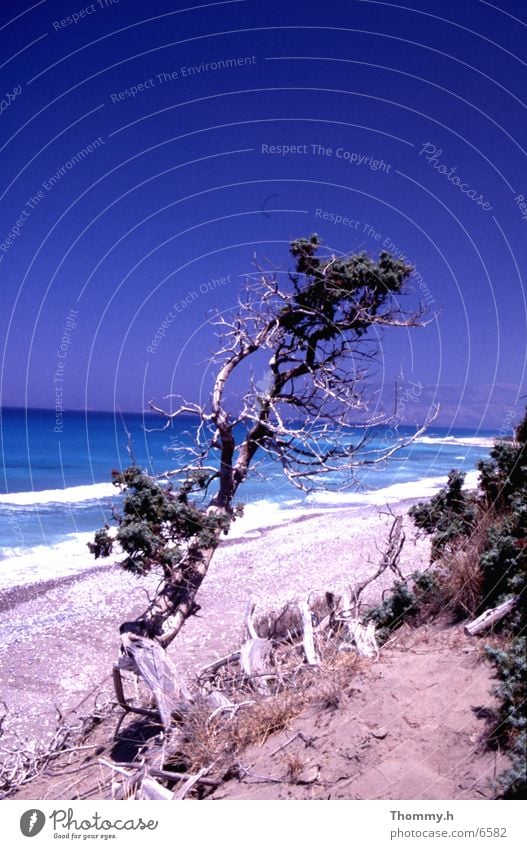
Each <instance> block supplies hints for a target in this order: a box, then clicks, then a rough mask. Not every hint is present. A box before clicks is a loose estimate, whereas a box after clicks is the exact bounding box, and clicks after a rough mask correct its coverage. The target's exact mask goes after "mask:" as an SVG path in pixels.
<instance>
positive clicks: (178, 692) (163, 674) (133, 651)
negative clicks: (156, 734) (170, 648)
mask: <svg viewBox="0 0 527 849" xmlns="http://www.w3.org/2000/svg"><path fill="white" fill-rule="evenodd" d="M122 641H123V649H124V651H125V658H126V663H127V664H128V663H129V661H130V660H131V661H132V663H133V665H134V666H135V668H136V670H137V672H138V674H139V675H141V677H142V678H143V680H144V681H145V682H146V684H147V685H148V687H149V688H150V689H151V690H152V693H153V694H154V698H155V700H156V703H157V706H158V709H159V715H160V717H161V721H162V722H163V725H164V726H165V728H169V727H170V725H171V723H172V713H173V712H174V711H178V712H181V708H182V704H183V706H184V704H185V703H188V702H189V701H190V693H189V692H188V690H187V688H186V686H185V684H184V683H183V681H182V680H181V679H180V676H179V675H178V671H177V669H176V667H175V666H174V664H173V663H172V661H171V660H170V658H169V657H168V655H167V653H166V652H165V651H164V649H163V648H162V647H161V646H160V645H159V643H157V642H156V641H154V640H149V639H148V638H147V637H138V636H136V635H134V634H123V635H122ZM114 680H115V679H114Z"/></svg>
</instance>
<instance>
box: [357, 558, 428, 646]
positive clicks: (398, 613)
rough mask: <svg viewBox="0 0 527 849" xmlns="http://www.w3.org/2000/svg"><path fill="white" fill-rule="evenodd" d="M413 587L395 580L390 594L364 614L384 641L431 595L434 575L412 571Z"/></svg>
mask: <svg viewBox="0 0 527 849" xmlns="http://www.w3.org/2000/svg"><path fill="white" fill-rule="evenodd" d="M411 580H412V583H413V587H412V588H410V586H409V584H408V581H395V583H394V585H393V587H392V589H391V591H390V594H389V595H388V596H387V597H386V598H385V599H384V600H383V601H382V604H379V605H377V606H376V607H372V608H371V609H370V610H369V611H368V613H367V614H366V619H367V620H372V621H373V622H375V624H376V626H377V637H378V639H379V641H380V642H381V643H383V642H385V641H386V640H387V639H388V637H389V636H390V634H391V633H392V631H394V630H396V629H397V628H399V627H400V626H401V625H402V624H403V622H405V621H407V620H408V619H411V618H413V617H415V616H416V615H417V614H418V613H419V610H420V608H421V606H422V605H423V602H424V601H425V600H427V599H428V598H430V597H431V596H433V595H434V594H435V592H436V589H437V580H436V577H435V575H434V574H433V573H432V572H430V571H428V572H414V573H413V574H412V576H411Z"/></svg>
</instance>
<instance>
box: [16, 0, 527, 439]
mask: <svg viewBox="0 0 527 849" xmlns="http://www.w3.org/2000/svg"><path fill="white" fill-rule="evenodd" d="M0 16H1V17H0V39H1V51H2V52H1V58H0V66H1V68H0V70H1V75H2V83H1V85H0V97H1V100H2V106H1V109H2V113H1V115H0V126H1V134H0V158H1V160H0V161H1V171H0V174H1V178H0V198H1V199H0V207H1V219H0V221H1V224H0V227H1V230H0V276H1V290H0V298H1V301H2V304H1V306H2V309H1V312H0V323H1V331H2V335H1V338H2V365H1V374H0V378H1V397H2V403H3V404H4V405H14V406H26V405H27V406H38V407H47V408H53V407H54V406H55V404H56V400H57V397H58V396H57V388H59V389H60V393H61V395H60V398H61V403H63V405H64V406H65V407H66V408H67V409H82V408H84V407H87V408H89V409H122V410H141V409H144V408H145V406H146V402H147V401H148V400H149V399H150V398H155V399H156V400H158V401H159V400H161V399H162V397H163V396H164V395H166V394H167V393H170V392H180V393H182V394H184V395H187V396H189V397H191V398H196V397H198V396H200V395H201V396H202V397H204V396H206V393H207V388H208V380H209V379H210V371H209V366H208V358H209V355H210V351H211V350H212V349H213V347H214V338H213V335H212V331H211V328H210V326H207V317H208V316H209V315H210V311H211V310H213V309H220V310H227V311H229V310H231V309H232V308H233V306H234V305H235V303H236V297H237V291H238V289H239V286H240V285H241V283H242V282H243V279H244V275H246V274H247V273H249V272H251V271H252V269H253V266H252V257H253V255H254V254H255V253H256V255H257V256H258V257H259V258H260V260H261V261H266V260H268V261H269V262H271V263H276V264H277V265H280V266H282V267H284V268H286V267H287V265H284V263H287V252H288V245H289V242H290V241H291V239H293V238H297V237H299V236H304V235H309V234H310V233H312V232H317V233H318V234H319V235H320V237H321V239H322V240H323V242H324V243H325V245H326V246H327V247H328V249H329V250H331V251H335V252H353V251H355V250H367V251H368V252H370V253H373V254H377V253H378V252H379V251H380V250H383V249H389V250H391V251H392V252H394V253H397V254H403V255H404V256H405V257H406V258H407V259H408V260H409V261H410V262H411V263H412V264H413V265H414V266H415V268H416V271H417V273H418V275H419V276H418V277H416V279H415V281H414V285H415V291H416V297H418V296H419V295H421V297H423V298H424V299H425V300H426V301H427V302H428V305H429V307H430V310H431V312H432V313H433V314H434V315H436V318H435V319H434V321H432V323H431V324H430V325H429V326H428V327H427V328H424V329H420V330H414V331H411V332H410V333H408V332H406V331H399V332H394V333H389V334H386V336H385V338H384V339H383V342H382V358H381V363H380V366H379V369H378V371H377V373H376V375H374V382H375V385H378V386H379V387H381V388H383V387H384V389H385V390H386V388H387V387H391V386H392V385H393V378H394V376H395V375H397V374H402V376H403V377H402V380H403V384H404V385H409V384H410V382H412V381H413V382H418V383H419V384H420V385H422V386H423V387H424V389H423V393H424V394H423V396H422V397H423V398H424V397H425V396H426V398H427V399H429V400H432V399H433V398H434V397H438V398H442V399H443V400H444V404H443V413H442V415H443V421H444V422H445V423H447V424H450V423H454V424H460V425H462V424H464V423H466V422H468V421H470V423H471V424H478V423H479V422H481V423H482V424H487V425H490V426H495V427H499V425H500V422H501V421H502V420H504V419H505V417H506V416H507V415H508V411H509V410H510V409H511V408H512V409H513V410H517V411H520V410H521V408H522V405H523V402H522V401H521V400H519V396H520V395H521V394H523V393H524V392H525V379H524V367H525V348H526V346H525V340H526V332H525V331H526V299H525V289H524V282H523V274H524V269H525V267H526V262H525V260H526V246H527V240H526V238H525V237H526V234H527V200H526V199H527V168H526V151H527V122H526V121H525V103H526V102H527V53H526V50H525V45H526V44H527V39H526V35H527V15H526V14H525V8H524V4H523V3H522V2H520V0H516V2H508V0H497V2H495V3H490V2H484V1H483V0H466V2H464V3H459V2H450V0H446V2H442V3H441V4H437V3H436V2H433V0H413V5H409V6H406V5H402V4H400V5H399V4H396V3H385V2H370V0H367V1H365V0H350V2H347V3H342V2H324V3H316V4H315V3H307V2H289V3H281V2H276V0H270V2H267V3H265V4H262V3H260V2H257V0H235V2H218V3H206V4H204V3H202V4H196V5H193V4H192V3H189V2H188V0H187V2H186V3H177V2H176V3H174V2H168V0H152V2H149V3H148V4H144V3H143V2H139V0H119V2H117V0H113V2H110V0H94V2H93V3H86V2H85V0H80V2H79V0H63V2H62V1H61V0H43V1H42V2H40V3H36V4H35V3H31V2H27V3H26V2H13V0H9V2H6V3H4V4H2V7H1V9H0ZM522 204H523V205H522ZM164 324H165V326H164V327H163V325H164ZM160 331H161V334H162V335H160ZM57 375H58V377H57ZM479 411H480V412H479Z"/></svg>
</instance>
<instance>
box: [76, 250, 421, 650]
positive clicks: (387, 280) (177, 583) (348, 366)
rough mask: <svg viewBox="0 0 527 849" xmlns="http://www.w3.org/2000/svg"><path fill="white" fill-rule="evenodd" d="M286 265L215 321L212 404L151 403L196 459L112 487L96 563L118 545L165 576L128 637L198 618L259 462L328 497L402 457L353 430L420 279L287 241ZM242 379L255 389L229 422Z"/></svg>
mask: <svg viewBox="0 0 527 849" xmlns="http://www.w3.org/2000/svg"><path fill="white" fill-rule="evenodd" d="M291 254H292V255H293V257H294V260H295V269H294V271H293V272H291V273H289V274H278V273H276V272H265V271H264V270H262V269H258V272H257V273H256V274H255V275H254V279H249V281H248V283H247V285H246V287H245V289H244V291H243V293H242V295H241V296H240V299H239V303H238V307H237V309H236V311H235V314H233V315H232V316H231V317H230V318H226V317H225V316H224V315H223V316H219V317H217V318H216V319H215V321H214V323H215V325H216V331H217V337H218V339H219V347H218V350H217V352H216V353H215V355H214V357H213V364H214V366H215V368H216V371H215V378H214V383H213V387H212V392H211V396H210V401H209V403H207V405H200V404H197V403H195V402H192V403H187V402H185V401H181V402H180V401H179V400H178V401H177V402H176V407H175V409H172V410H163V409H161V408H160V407H159V406H157V405H153V404H152V409H154V410H156V411H157V412H158V413H159V414H160V415H161V416H163V417H165V419H166V422H165V424H166V426H168V425H170V422H172V421H174V420H175V419H177V418H178V417H180V416H189V415H190V416H193V417H194V418H195V423H196V431H195V432H196V440H195V448H194V450H193V451H192V454H191V456H190V457H189V458H187V459H186V460H185V461H184V462H183V461H182V462H180V463H178V468H177V469H176V470H175V471H174V472H173V473H171V474H172V483H171V484H170V485H166V484H165V485H162V484H161V483H160V482H158V481H157V480H155V479H154V478H152V477H151V476H149V475H148V474H145V473H143V472H142V471H141V470H140V469H139V468H138V467H136V466H132V467H130V468H128V469H127V470H125V471H124V472H122V473H121V472H114V474H113V477H114V482H115V483H116V485H118V486H119V487H120V488H121V489H122V490H123V491H124V492H125V495H126V497H125V500H124V507H123V509H122V511H121V512H116V514H115V518H116V521H117V530H116V533H112V531H111V530H110V528H109V527H108V526H106V527H105V528H104V529H102V530H101V531H99V532H98V533H97V534H96V537H95V541H94V543H92V544H91V545H90V547H91V550H92V552H93V553H94V554H95V556H96V557H99V556H103V555H105V556H107V555H109V554H110V553H111V552H112V549H113V547H114V545H115V543H118V544H119V546H120V548H121V549H122V551H124V554H125V558H124V560H123V561H122V564H121V565H122V566H123V567H124V568H125V569H128V570H130V571H132V572H135V573H136V574H138V575H144V574H146V573H148V572H150V571H151V570H158V571H160V573H161V576H162V582H161V584H160V589H159V592H158V593H157V595H156V597H155V598H154V600H153V601H152V603H151V604H150V605H149V607H148V608H147V610H145V612H144V613H143V615H142V616H141V617H140V618H139V619H137V620H136V621H135V622H133V623H125V625H124V626H121V628H122V630H127V629H128V630H132V631H135V633H137V634H142V635H144V636H147V637H150V638H152V639H155V640H157V641H158V642H159V643H160V645H161V646H163V647H166V646H168V645H169V643H170V642H171V641H172V640H173V639H174V638H175V637H176V635H177V634H178V632H179V631H180V629H181V627H182V625H183V624H184V622H185V620H186V619H187V618H188V617H189V616H190V615H192V614H193V613H194V612H195V611H196V610H197V609H198V607H197V604H196V601H195V599H196V594H197V592H198V589H199V587H200V585H201V583H202V581H203V579H204V577H205V575H206V573H207V569H208V566H209V564H210V561H211V558H212V556H213V554H214V551H215V549H216V548H217V546H218V544H219V542H220V539H221V535H222V533H227V531H228V529H229V525H230V523H231V521H232V520H233V518H234V517H235V515H236V507H235V496H236V493H237V491H238V488H239V487H240V485H241V484H242V483H243V482H244V480H245V479H246V478H247V476H248V474H249V472H250V470H251V469H253V468H254V466H255V458H258V457H262V458H263V457H265V456H266V455H267V457H268V458H271V459H272V460H273V461H275V462H278V463H280V464H281V466H282V469H283V471H284V474H285V475H286V477H287V478H288V480H289V481H290V482H291V483H292V484H294V485H295V486H297V487H300V488H302V489H304V490H312V489H313V488H315V487H316V486H317V484H318V485H319V486H323V487H325V488H328V487H329V485H330V480H331V478H335V476H336V477H337V478H338V481H339V487H342V486H343V485H344V484H346V483H347V484H351V483H353V481H354V478H355V473H356V470H357V468H358V467H363V466H364V465H365V464H368V463H378V462H381V461H383V460H385V459H386V458H387V457H388V456H389V455H390V454H392V453H393V452H394V451H395V450H397V448H400V447H401V441H399V442H398V443H397V444H395V445H393V446H391V447H390V448H389V449H388V450H384V451H377V452H375V451H373V450H370V451H369V452H368V451H366V453H365V444H364V439H357V438H353V436H352V434H353V433H356V431H351V430H350V429H349V428H350V426H351V425H353V424H354V423H355V422H357V420H358V419H361V420H362V422H363V424H364V423H366V421H369V423H370V424H371V423H372V415H371V413H369V406H368V397H367V393H368V388H369V384H368V381H369V379H371V374H372V367H373V366H374V364H376V362H377V361H378V358H379V355H380V352H381V348H380V340H381V335H382V331H384V330H385V329H386V328H409V327H417V326H422V325H423V324H424V323H425V322H424V321H423V316H424V310H423V309H422V308H421V307H418V308H416V309H415V310H413V311H411V312H409V311H406V310H405V309H404V308H403V306H402V300H403V297H404V295H405V294H406V293H407V287H408V282H409V278H410V276H411V273H412V269H411V268H410V267H408V266H407V265H406V264H405V263H404V262H403V261H401V260H399V259H396V258H394V257H392V256H391V255H389V254H388V253H381V254H380V256H379V259H378V260H373V259H371V258H370V257H369V256H367V255H366V254H364V253H360V254H357V255H353V256H344V257H335V256H331V257H324V256H321V255H320V254H321V250H320V243H319V239H318V237H317V236H316V235H313V236H311V238H309V239H298V240H296V241H294V242H292V244H291ZM251 363H253V364H254V365H253V367H252V370H251V369H249V368H248V366H249V365H250V364H251ZM240 373H241V374H242V376H243V377H244V378H245V379H246V381H247V382H246V386H247V390H246V392H245V394H244V395H243V397H242V399H241V401H240V400H239V401H238V408H237V409H235V410H233V409H232V406H234V405H235V403H236V402H235V401H234V400H233V399H235V398H236V397H238V399H239V394H238V396H237V395H236V392H235V391H232V385H233V383H234V386H235V387H237V386H238V385H239V379H237V375H240ZM255 375H261V378H260V379H256V377H255ZM381 421H382V419H381V418H380V417H377V418H376V419H375V420H374V422H373V423H375V424H378V423H380V422H381ZM420 432H421V431H418V433H420ZM414 438H415V435H414ZM198 496H200V498H198Z"/></svg>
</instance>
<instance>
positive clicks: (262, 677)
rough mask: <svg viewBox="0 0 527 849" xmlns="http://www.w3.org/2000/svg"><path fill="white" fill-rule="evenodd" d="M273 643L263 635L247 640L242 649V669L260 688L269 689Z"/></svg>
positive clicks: (257, 687) (255, 685) (254, 684)
mask: <svg viewBox="0 0 527 849" xmlns="http://www.w3.org/2000/svg"><path fill="white" fill-rule="evenodd" d="M271 649H272V646H271V643H270V642H269V640H264V639H262V638H261V637H257V638H256V639H250V640H246V641H245V642H244V644H243V646H242V647H241V650H240V659H241V665H242V669H243V671H244V672H245V674H246V675H247V677H248V678H250V679H251V683H252V684H253V686H254V687H256V689H258V690H267V689H268V675H269V673H270V672H271V665H270V657H271Z"/></svg>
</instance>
